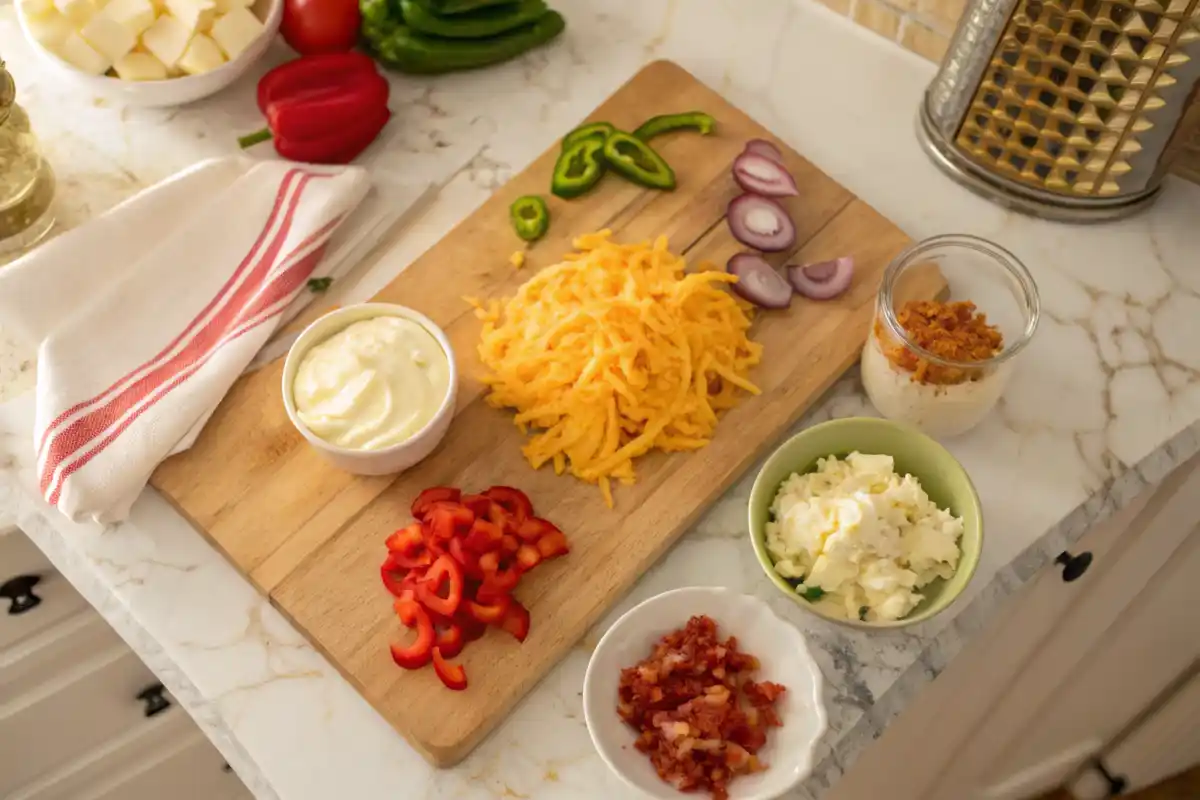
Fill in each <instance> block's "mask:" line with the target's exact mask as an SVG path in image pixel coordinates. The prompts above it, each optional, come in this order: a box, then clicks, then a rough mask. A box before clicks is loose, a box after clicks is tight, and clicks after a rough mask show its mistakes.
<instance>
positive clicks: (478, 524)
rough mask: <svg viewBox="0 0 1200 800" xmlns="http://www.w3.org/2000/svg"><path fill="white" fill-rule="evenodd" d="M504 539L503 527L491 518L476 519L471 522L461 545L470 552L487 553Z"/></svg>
mask: <svg viewBox="0 0 1200 800" xmlns="http://www.w3.org/2000/svg"><path fill="white" fill-rule="evenodd" d="M503 540H504V529H503V528H501V527H500V526H499V525H497V524H496V523H494V522H492V521H491V520H486V519H482V518H480V519H476V520H475V522H473V523H472V524H471V532H470V533H468V534H467V538H466V540H465V541H464V542H463V546H464V547H466V548H467V550H469V551H470V552H472V553H488V552H491V551H492V550H495V549H496V548H497V547H499V546H500V542H502V541H503Z"/></svg>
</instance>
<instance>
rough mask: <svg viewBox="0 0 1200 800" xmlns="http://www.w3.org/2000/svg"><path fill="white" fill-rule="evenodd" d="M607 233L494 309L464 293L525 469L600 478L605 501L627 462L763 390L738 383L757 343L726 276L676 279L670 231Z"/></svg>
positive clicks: (580, 242)
mask: <svg viewBox="0 0 1200 800" xmlns="http://www.w3.org/2000/svg"><path fill="white" fill-rule="evenodd" d="M609 235H610V234H609V232H608V231H601V232H600V233H594V234H588V235H586V236H582V237H580V238H578V239H576V240H575V247H576V248H577V250H578V252H575V253H570V254H568V255H567V256H565V257H564V260H563V262H562V263H560V264H556V265H554V266H551V267H547V268H545V269H543V270H541V271H540V272H538V273H537V274H535V275H534V276H533V277H532V278H530V279H529V280H528V281H526V282H525V284H524V285H522V286H521V287H520V289H518V290H517V293H516V296H515V297H513V298H511V299H509V300H507V301H506V302H504V303H500V302H498V301H491V302H490V303H486V304H485V303H484V302H482V301H480V300H477V299H475V298H464V299H466V300H467V302H469V303H471V304H472V305H473V306H474V307H475V309H476V310H475V314H476V316H477V317H479V318H480V319H481V320H483V331H482V334H481V340H480V344H479V356H480V359H481V360H482V362H483V364H484V366H485V367H486V368H487V369H488V372H489V374H488V375H487V376H486V378H485V382H486V384H487V385H488V386H489V387H490V388H491V391H490V394H489V396H488V402H489V403H490V404H491V405H493V406H495V407H497V408H512V409H515V410H516V416H515V417H514V422H515V423H516V425H517V427H518V428H520V429H521V432H522V433H531V434H532V435H531V437H530V439H529V441H528V442H527V443H526V445H525V447H524V448H523V452H524V455H525V457H526V459H527V460H528V461H529V463H530V465H531V466H532V467H533V468H534V469H539V468H541V467H542V466H544V465H545V464H551V465H552V466H553V468H554V471H555V472H556V473H558V474H560V475H561V474H563V473H564V472H570V473H571V474H572V475H574V476H575V477H577V478H579V479H581V480H584V481H587V482H589V483H594V484H597V485H598V486H599V488H600V491H601V492H602V493H603V495H604V500H605V502H606V503H608V505H609V506H610V507H611V506H612V504H613V500H612V486H611V481H612V480H614V479H615V480H618V481H620V482H622V483H624V484H632V483H633V482H634V479H635V473H634V467H633V460H634V459H635V458H637V457H638V456H641V455H644V454H646V453H647V452H649V451H650V450H652V449H654V448H657V449H659V450H666V451H678V450H695V449H698V448H701V447H703V446H704V445H705V444H707V443H708V442H709V440H710V439H711V438H712V436H713V433H714V431H715V429H716V425H717V412H719V411H722V410H725V409H729V408H732V407H734V406H735V405H737V403H738V401H739V399H740V397H741V394H742V393H743V392H749V393H751V394H758V393H759V390H758V388H757V387H756V386H755V385H754V384H753V383H751V382H750V381H749V380H748V379H747V377H746V375H747V373H748V371H749V369H750V367H752V366H754V365H755V364H757V363H758V362H759V360H760V358H761V356H762V346H761V345H759V344H758V343H756V342H754V341H751V340H750V338H749V337H748V336H747V330H748V328H749V327H750V321H751V320H750V316H749V315H748V314H747V313H746V311H745V309H744V308H743V307H742V306H740V305H739V304H738V303H737V302H736V300H735V298H734V297H733V296H732V295H730V294H729V293H728V292H726V291H723V290H722V289H721V287H720V284H724V283H732V282H734V281H736V280H737V279H736V278H735V277H734V276H732V275H729V274H728V273H725V272H719V271H701V272H695V273H691V274H685V272H684V269H685V267H686V263H685V262H684V260H683V259H682V258H680V257H679V256H677V255H674V254H673V253H671V252H670V251H668V250H667V240H666V237H659V238H658V240H657V241H656V242H654V244H653V245H651V244H649V243H645V242H644V243H640V244H633V245H621V244H616V243H614V242H612V241H610V240H609Z"/></svg>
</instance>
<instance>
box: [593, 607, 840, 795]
mask: <svg viewBox="0 0 1200 800" xmlns="http://www.w3.org/2000/svg"><path fill="white" fill-rule="evenodd" d="M697 614H704V615H707V616H709V617H712V619H713V620H715V621H716V623H717V626H718V630H719V633H720V635H721V636H722V637H726V636H736V637H737V639H738V646H739V648H740V649H742V650H744V651H745V652H747V653H750V654H751V655H754V656H756V657H758V659H759V661H760V662H762V667H761V669H760V670H759V671H758V672H757V673H755V676H754V677H755V680H759V681H775V682H776V683H782V684H783V685H784V686H786V687H787V690H788V691H787V693H786V694H785V695H784V696H783V700H782V702H781V705H780V709H779V713H780V719H781V720H782V722H783V726H782V727H780V728H773V729H771V731H770V733H769V734H768V736H767V744H766V746H765V747H764V748H763V749H762V750H761V751H760V753H759V755H760V756H761V757H762V758H763V760H764V761H766V763H767V764H768V765H769V766H768V768H767V769H766V770H764V771H762V772H759V773H756V774H754V775H749V776H739V777H738V778H736V779H734V780H733V781H732V782H731V783H730V784H729V797H730V800H769V798H773V797H778V796H779V795H781V794H783V793H784V792H786V791H788V790H789V789H791V788H792V787H794V786H795V785H796V784H798V783H799V782H800V781H802V780H804V779H805V778H806V777H808V775H809V773H810V772H811V771H812V767H813V754H814V751H815V750H816V746H817V742H818V741H819V740H820V739H821V736H822V735H823V734H824V733H825V729H826V726H827V723H826V718H825V707H824V705H823V701H822V697H821V694H822V685H823V680H822V678H821V670H820V669H819V668H818V667H817V664H816V662H815V661H814V660H813V658H812V655H811V654H810V653H809V651H808V644H807V643H806V642H805V639H804V634H802V633H801V632H800V631H799V629H797V628H796V627H794V626H793V625H791V624H789V623H788V622H785V621H784V620H782V619H780V618H779V617H778V616H776V615H775V612H773V611H772V610H771V608H770V606H768V605H767V604H766V603H765V602H763V601H762V600H759V599H758V598H757V597H751V596H749V595H744V594H739V593H737V592H733V591H730V590H729V589H723V588H720V587H715V586H693V587H689V588H685V589H675V590H672V591H669V592H664V593H663V594H660V595H657V596H655V597H651V598H650V599H649V600H646V601H645V602H643V603H641V604H639V605H637V606H634V607H633V608H632V609H630V610H629V611H628V612H626V613H625V615H624V616H622V617H621V618H620V619H619V620H617V622H616V623H615V624H614V625H613V626H612V627H611V628H609V629H608V632H607V633H605V634H604V638H602V639H601V640H600V643H599V644H598V645H597V646H596V651H595V652H594V653H592V659H591V661H590V662H589V663H588V668H587V675H586V676H585V677H584V680H583V714H584V718H585V719H586V720H587V727H588V732H589V733H590V734H591V735H592V742H594V743H595V745H596V749H597V750H598V751H600V757H601V758H603V759H604V762H605V763H606V764H608V766H609V767H610V768H611V769H612V771H613V772H615V773H617V775H618V776H620V778H621V779H622V780H624V781H625V782H626V783H627V784H629V785H630V786H632V787H633V788H635V789H638V790H640V791H642V792H645V793H646V794H648V795H650V796H651V797H656V798H660V800H679V799H680V798H696V797H699V796H700V795H697V794H695V793H693V794H684V793H683V792H680V791H678V790H676V789H675V788H674V787H673V786H671V785H670V784H668V783H665V782H664V781H663V780H662V779H661V778H659V777H658V773H656V772H655V771H654V767H653V766H651V764H650V759H649V758H647V757H646V756H645V755H643V754H642V753H640V752H638V751H637V750H636V749H635V748H634V746H633V745H634V742H635V741H636V739H637V735H636V733H635V732H634V730H633V729H632V728H630V727H629V726H628V725H626V724H625V723H624V722H623V721H622V720H621V718H620V716H619V715H618V714H617V688H618V685H619V680H620V675H621V670H622V669H624V668H625V667H629V666H632V665H634V664H636V663H638V662H639V661H641V660H642V659H644V658H646V657H647V656H649V655H650V652H651V650H652V648H653V646H654V644H655V642H657V641H658V639H659V638H660V637H662V636H663V635H665V634H667V633H670V632H671V631H673V630H677V629H679V628H682V627H683V626H684V625H686V624H687V621H688V619H689V618H690V617H692V616H694V615H697Z"/></svg>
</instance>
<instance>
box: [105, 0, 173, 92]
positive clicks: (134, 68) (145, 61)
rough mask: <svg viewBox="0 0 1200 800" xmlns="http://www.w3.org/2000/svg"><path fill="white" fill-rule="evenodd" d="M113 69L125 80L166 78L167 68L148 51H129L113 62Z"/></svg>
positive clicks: (159, 79) (160, 79)
mask: <svg viewBox="0 0 1200 800" xmlns="http://www.w3.org/2000/svg"><path fill="white" fill-rule="evenodd" d="M114 2H115V0H114ZM113 69H114V70H116V71H117V77H118V78H121V79H122V80H126V81H162V80H166V78H167V68H166V67H165V66H163V63H162V62H161V61H159V60H158V59H157V58H155V57H154V56H152V55H150V54H149V53H129V54H128V55H126V56H125V57H124V58H122V59H120V60H119V61H117V63H115V64H113Z"/></svg>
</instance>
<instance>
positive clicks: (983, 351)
mask: <svg viewBox="0 0 1200 800" xmlns="http://www.w3.org/2000/svg"><path fill="white" fill-rule="evenodd" d="M896 321H897V322H899V323H900V326H901V327H903V328H904V330H905V332H906V333H907V334H908V336H909V338H910V339H912V340H913V341H914V342H916V343H917V344H918V345H920V346H921V347H923V348H924V349H926V350H928V351H929V352H930V353H933V354H934V355H935V356H939V357H940V358H944V359H945V360H947V361H954V362H957V363H960V364H969V363H971V362H975V361H986V360H987V359H989V358H991V357H992V356H994V355H996V354H997V353H999V352H1000V351H1001V350H1003V349H1004V336H1003V335H1002V334H1001V333H1000V330H999V328H997V327H996V326H995V325H991V324H989V323H988V321H987V315H986V314H983V313H981V312H978V311H976V308H975V304H974V303H972V302H969V301H958V302H953V303H943V302H940V301H937V300H910V301H908V302H907V303H905V304H904V307H903V308H901V309H900V312H899V313H898V314H897V315H896ZM875 334H876V335H877V336H878V337H879V341H880V344H881V345H882V347H883V351H884V353H885V354H886V355H887V357H888V360H890V361H891V362H892V363H893V364H895V365H896V366H897V367H899V368H900V369H903V370H905V371H907V372H911V373H912V379H913V380H914V381H916V382H918V383H929V384H940V385H947V384H956V383H965V382H967V381H974V380H979V379H980V378H982V377H983V372H982V371H981V370H979V369H972V368H970V367H950V366H945V365H942V364H931V363H929V361H928V360H927V359H924V358H921V357H920V356H918V355H917V354H916V353H914V352H913V351H912V350H910V349H908V348H907V347H905V346H904V345H903V344H900V343H898V342H891V341H890V339H889V337H887V336H886V334H885V333H884V330H883V327H882V325H881V323H880V322H879V321H878V320H877V321H876V322H875Z"/></svg>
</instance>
